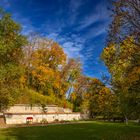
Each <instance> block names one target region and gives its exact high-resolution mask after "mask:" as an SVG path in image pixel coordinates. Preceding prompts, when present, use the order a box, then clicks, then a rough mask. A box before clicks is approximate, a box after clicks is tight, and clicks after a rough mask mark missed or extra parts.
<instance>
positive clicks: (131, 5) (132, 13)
mask: <svg viewBox="0 0 140 140" xmlns="http://www.w3.org/2000/svg"><path fill="white" fill-rule="evenodd" d="M112 3H113V4H112V5H113V6H112V8H111V9H112V22H111V24H110V26H109V30H108V31H109V32H108V40H107V44H110V43H112V42H114V43H117V44H118V43H120V42H122V41H123V40H124V39H125V38H126V37H128V36H133V37H134V39H135V42H133V43H135V44H136V45H137V46H140V37H139V36H140V1H139V0H115V1H113V2H112Z"/></svg>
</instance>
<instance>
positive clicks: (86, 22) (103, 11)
mask: <svg viewBox="0 0 140 140" xmlns="http://www.w3.org/2000/svg"><path fill="white" fill-rule="evenodd" d="M108 18H109V16H108V10H107V7H106V5H105V4H104V3H103V2H102V3H100V4H98V5H97V6H96V7H95V9H94V10H93V12H92V13H90V14H89V15H87V16H86V17H85V18H83V19H82V20H81V21H80V23H79V24H80V26H79V27H78V28H77V30H82V29H85V28H87V27H88V26H90V25H92V24H94V23H96V22H100V21H106V20H108Z"/></svg>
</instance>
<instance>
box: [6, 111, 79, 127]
mask: <svg viewBox="0 0 140 140" xmlns="http://www.w3.org/2000/svg"><path fill="white" fill-rule="evenodd" d="M27 117H33V123H40V122H41V121H42V120H43V119H46V120H47V121H48V122H53V121H55V120H56V119H57V120H59V121H61V120H65V121H71V120H74V119H75V120H79V119H81V114H80V113H71V114H66V113H64V114H35V115H33V114H31V115H30V114H28V115H27V114H24V115H18V114H11V115H10V114H9V115H8V114H5V119H6V124H25V123H26V118H27Z"/></svg>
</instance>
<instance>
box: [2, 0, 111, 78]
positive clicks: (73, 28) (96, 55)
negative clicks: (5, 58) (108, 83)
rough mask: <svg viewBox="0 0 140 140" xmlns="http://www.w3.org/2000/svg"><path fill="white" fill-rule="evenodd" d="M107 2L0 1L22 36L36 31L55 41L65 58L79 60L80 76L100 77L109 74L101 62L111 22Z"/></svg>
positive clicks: (85, 0)
mask: <svg viewBox="0 0 140 140" xmlns="http://www.w3.org/2000/svg"><path fill="white" fill-rule="evenodd" d="M109 1H110V0H0V7H3V8H4V9H5V10H6V11H8V12H10V13H11V14H12V17H13V18H14V19H15V20H16V21H18V22H19V23H20V24H21V25H22V27H23V30H22V33H23V34H25V35H27V34H28V33H30V32H38V33H40V34H41V35H43V36H46V37H48V38H51V39H54V40H55V41H57V42H58V43H59V44H60V45H61V46H62V47H63V48H64V51H65V53H66V54H67V55H68V57H71V58H80V59H81V62H82V64H83V73H84V74H85V75H87V76H92V77H97V78H101V75H102V74H103V73H104V74H108V72H107V69H106V67H105V66H104V64H103V62H101V60H100V54H101V52H102V49H103V48H104V47H105V38H106V35H107V28H108V24H109V23H110V11H109V10H108V7H109Z"/></svg>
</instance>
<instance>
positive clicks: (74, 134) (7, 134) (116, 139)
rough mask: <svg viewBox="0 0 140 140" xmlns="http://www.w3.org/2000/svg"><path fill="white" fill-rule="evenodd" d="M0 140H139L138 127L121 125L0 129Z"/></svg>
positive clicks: (81, 124) (102, 124)
mask: <svg viewBox="0 0 140 140" xmlns="http://www.w3.org/2000/svg"><path fill="white" fill-rule="evenodd" d="M0 140H140V126H139V125H134V124H129V125H128V126H126V125H125V124H121V123H106V122H85V123H80V124H65V125H49V126H34V127H23V128H8V129H0Z"/></svg>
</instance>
